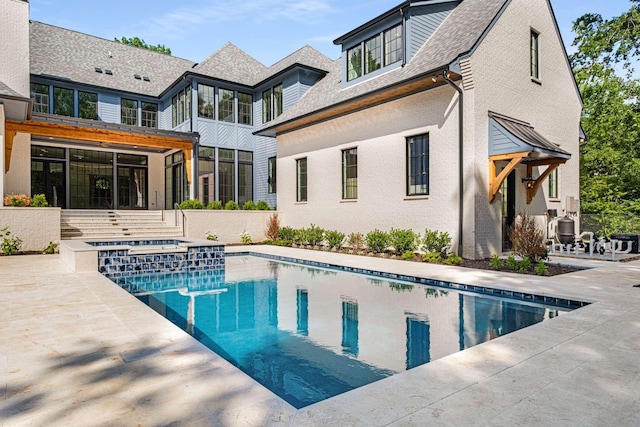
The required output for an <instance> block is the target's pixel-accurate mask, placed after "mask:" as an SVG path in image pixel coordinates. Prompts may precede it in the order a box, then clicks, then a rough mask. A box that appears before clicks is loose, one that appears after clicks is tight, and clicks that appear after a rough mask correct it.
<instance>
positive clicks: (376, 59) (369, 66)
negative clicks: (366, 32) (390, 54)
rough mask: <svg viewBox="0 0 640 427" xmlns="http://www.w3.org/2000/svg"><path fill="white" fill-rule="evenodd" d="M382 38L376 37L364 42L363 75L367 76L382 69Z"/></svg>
mask: <svg viewBox="0 0 640 427" xmlns="http://www.w3.org/2000/svg"><path fill="white" fill-rule="evenodd" d="M381 39H382V37H381V36H380V35H377V36H375V37H373V38H370V39H369V40H367V41H366V42H364V55H365V58H366V60H365V62H364V73H365V74H369V73H371V72H373V71H375V70H379V69H380V68H381V67H382V43H381V42H380V40H381Z"/></svg>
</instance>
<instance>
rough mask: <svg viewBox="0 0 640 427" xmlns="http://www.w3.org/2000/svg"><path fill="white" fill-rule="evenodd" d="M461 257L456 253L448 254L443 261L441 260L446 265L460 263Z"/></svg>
mask: <svg viewBox="0 0 640 427" xmlns="http://www.w3.org/2000/svg"><path fill="white" fill-rule="evenodd" d="M462 261H463V260H462V258H461V257H459V256H458V255H456V254H450V255H449V256H448V257H447V258H446V259H445V260H444V261H442V262H443V263H444V264H447V265H461V264H462Z"/></svg>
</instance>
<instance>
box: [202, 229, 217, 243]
mask: <svg viewBox="0 0 640 427" xmlns="http://www.w3.org/2000/svg"><path fill="white" fill-rule="evenodd" d="M204 237H205V238H206V239H207V240H212V241H214V242H217V241H218V236H217V235H216V234H214V233H210V232H208V231H207V232H206V233H205V235H204Z"/></svg>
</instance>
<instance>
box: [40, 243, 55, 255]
mask: <svg viewBox="0 0 640 427" xmlns="http://www.w3.org/2000/svg"><path fill="white" fill-rule="evenodd" d="M57 248H58V243H56V242H49V245H48V246H47V247H46V248H44V249H43V250H42V253H43V254H46V255H53V254H55V253H56V249H57Z"/></svg>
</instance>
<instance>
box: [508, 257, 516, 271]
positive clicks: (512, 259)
mask: <svg viewBox="0 0 640 427" xmlns="http://www.w3.org/2000/svg"><path fill="white" fill-rule="evenodd" d="M506 264H507V268H508V269H509V270H511V271H516V270H517V269H518V261H517V260H516V257H514V256H513V255H511V256H510V257H509V258H507V263H506Z"/></svg>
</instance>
